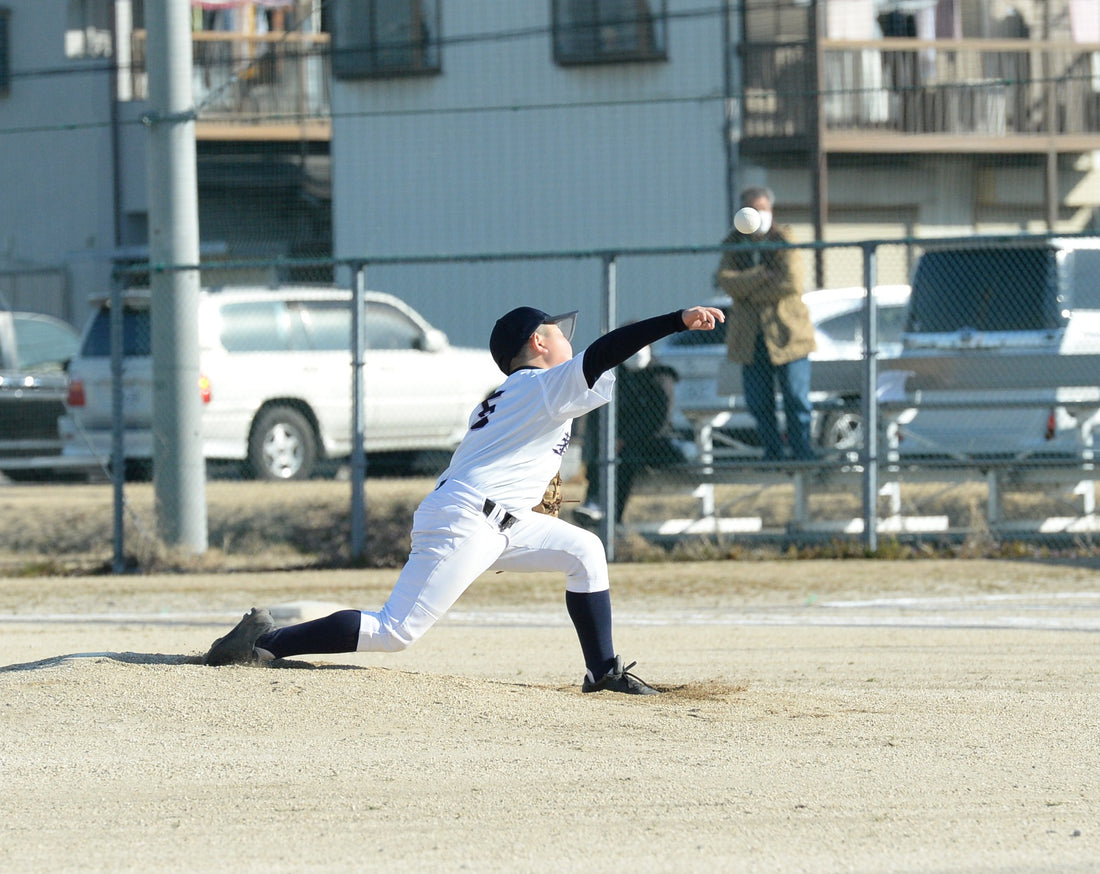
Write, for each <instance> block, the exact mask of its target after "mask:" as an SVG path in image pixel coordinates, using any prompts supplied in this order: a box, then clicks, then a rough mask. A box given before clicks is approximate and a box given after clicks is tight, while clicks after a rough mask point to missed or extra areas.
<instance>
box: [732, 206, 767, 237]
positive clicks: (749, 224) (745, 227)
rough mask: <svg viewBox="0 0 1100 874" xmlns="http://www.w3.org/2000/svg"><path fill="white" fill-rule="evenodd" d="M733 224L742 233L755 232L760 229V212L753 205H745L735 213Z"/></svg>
mask: <svg viewBox="0 0 1100 874" xmlns="http://www.w3.org/2000/svg"><path fill="white" fill-rule="evenodd" d="M733 226H734V227H735V228H737V230H739V231H740V232H741V233H742V234H755V233H756V232H757V231H758V230H760V213H758V212H757V211H756V210H755V209H753V208H752V207H751V206H743V207H741V209H739V210H737V212H736V213H734V216H733Z"/></svg>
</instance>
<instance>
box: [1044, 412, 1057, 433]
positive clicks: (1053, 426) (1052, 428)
mask: <svg viewBox="0 0 1100 874" xmlns="http://www.w3.org/2000/svg"><path fill="white" fill-rule="evenodd" d="M1057 433H1058V418H1057V417H1056V416H1055V415H1054V410H1051V411H1050V415H1049V416H1047V435H1046V436H1047V440H1053V439H1054V435H1055V434H1057Z"/></svg>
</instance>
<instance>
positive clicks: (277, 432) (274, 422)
mask: <svg viewBox="0 0 1100 874" xmlns="http://www.w3.org/2000/svg"><path fill="white" fill-rule="evenodd" d="M316 464H317V439H316V436H315V435H314V433H313V426H312V425H310V423H309V420H307V419H306V417H305V416H303V415H302V414H301V413H299V412H298V411H297V410H295V409H293V408H292V407H270V408H268V409H266V410H264V411H263V412H261V413H260V415H259V416H257V417H256V421H255V423H254V424H253V426H252V436H251V437H250V438H249V441H248V466H249V468H250V470H251V473H252V475H253V476H255V477H256V478H257V479H266V480H291V479H309V477H310V475H311V474H312V473H313V468H314V467H315V466H316Z"/></svg>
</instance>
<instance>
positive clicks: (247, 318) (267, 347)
mask: <svg viewBox="0 0 1100 874" xmlns="http://www.w3.org/2000/svg"><path fill="white" fill-rule="evenodd" d="M221 317H222V327H221V341H222V346H224V347H225V349H226V351H227V352H287V351H289V350H290V349H295V348H298V349H302V348H306V346H305V340H304V336H303V331H302V326H301V322H299V321H298V319H297V318H291V314H290V312H289V311H288V310H287V307H286V304H284V303H283V302H282V301H278V300H276V301H255V302H249V303H227V304H223V305H222V306H221Z"/></svg>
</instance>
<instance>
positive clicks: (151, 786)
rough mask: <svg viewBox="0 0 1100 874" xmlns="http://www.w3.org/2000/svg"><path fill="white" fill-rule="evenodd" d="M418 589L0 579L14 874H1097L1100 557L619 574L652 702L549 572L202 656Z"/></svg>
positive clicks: (207, 579)
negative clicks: (446, 610) (279, 654)
mask: <svg viewBox="0 0 1100 874" xmlns="http://www.w3.org/2000/svg"><path fill="white" fill-rule="evenodd" d="M394 577H395V572H392V571H390V572H363V571H339V572H337V571H333V572H323V573H321V572H318V573H309V574H289V573H285V574H278V575H271V574H268V575H251V574H232V575H228V574H222V575H212V576H198V575H178V576H158V577H127V578H112V577H96V578H57V579H6V580H0V823H2V825H0V835H2V839H0V870H3V871H5V872H6V871H11V872H24V871H27V872H30V871H35V872H46V871H49V872H53V871H111V872H128V871H142V872H148V871H157V872H174V871H235V872H252V871H255V872H280V871H286V872H309V871H370V870H402V871H417V872H420V871H462V870H465V871H477V872H517V871H524V872H527V871H530V872H541V871H555V872H556V871H569V872H574V871H585V872H623V871H628V872H649V871H668V872H685V871H691V872H694V871H705V872H709V871H714V872H719V871H721V872H731V871H736V872H741V871H806V872H831V871H866V872H882V871H952V872H957V871H966V872H1010V871H1019V872H1025V871H1026V872H1034V871H1051V872H1083V871H1100V861H1098V860H1100V756H1098V752H1100V695H1098V693H1100V674H1098V671H1097V665H1098V663H1100V633H1098V632H1100V575H1098V574H1097V572H1096V571H1094V570H1090V569H1088V568H1083V567H1072V566H1064V565H1056V564H1039V563H1027V564H1023V563H1009V562H993V561H975V562H961V561H957V562H935V561H925V562H907V563H902V562H898V563H882V562H861V561H849V562H816V561H815V562H772V563H767V562H760V563H745V564H741V563H732V562H726V563H721V564H696V565H691V564H677V565H633V566H624V565H617V566H615V567H614V568H613V581H614V582H613V591H614V597H615V606H616V615H617V632H616V642H617V645H618V648H619V650H620V651H621V652H622V653H623V655H624V656H626V657H627V658H628V659H635V658H637V659H638V660H639V664H638V667H637V671H638V673H639V674H640V675H641V676H643V677H644V678H646V679H647V680H649V681H650V682H652V683H654V684H655V685H658V686H659V687H661V688H663V689H665V690H667V691H666V692H665V694H663V695H661V696H657V697H652V698H630V697H626V696H614V695H608V694H603V695H582V694H581V693H580V691H579V686H578V681H579V679H580V676H579V675H580V673H581V671H580V668H579V650H578V647H577V644H576V641H575V638H574V636H573V632H572V629H571V628H570V626H569V624H568V621H567V618H566V615H565V610H564V606H563V605H562V603H561V592H560V581H558V580H554V579H553V578H545V579H544V578H540V577H534V578H531V577H528V578H521V577H508V576H504V575H499V576H495V577H489V578H486V579H485V580H483V581H480V582H479V583H478V584H476V585H475V587H474V588H473V589H471V591H470V592H468V593H467V595H466V596H464V597H463V599H462V600H461V601H460V602H459V604H458V605H456V608H455V610H454V611H453V612H452V614H450V615H449V616H448V617H447V618H446V619H445V620H444V621H443V622H442V623H441V624H440V625H439V626H438V627H437V628H435V629H433V631H432V632H431V633H430V634H429V635H428V636H427V637H426V638H425V639H424V640H422V641H421V642H420V643H418V644H417V645H416V646H415V647H413V648H412V649H411V650H409V651H407V652H404V653H400V654H395V655H388V656H381V655H368V654H362V655H357V654H350V655H346V656H325V657H319V658H309V659H305V660H301V661H294V662H292V663H290V664H288V665H286V666H284V667H281V668H272V667H269V668H253V667H230V668H207V667H203V666H202V665H201V664H198V663H196V662H197V660H198V656H200V655H201V653H202V652H203V651H205V649H206V647H207V646H208V645H209V643H210V641H211V640H213V638H214V637H217V636H218V635H220V634H221V633H223V632H224V630H225V629H226V628H227V627H228V626H229V625H231V624H232V622H233V621H235V619H236V618H238V617H239V615H240V613H241V612H242V611H243V610H244V609H245V608H247V607H248V606H250V605H251V604H254V603H255V604H267V605H280V604H287V603H292V602H294V603H297V606H298V607H299V608H300V609H301V610H303V611H304V612H306V613H309V612H310V611H312V610H314V609H327V608H328V606H329V605H333V604H336V605H345V604H351V605H354V606H361V607H376V606H378V604H379V603H380V601H381V599H382V598H383V597H384V596H385V594H386V592H387V591H388V588H389V586H390V585H391V584H392V581H393V579H394ZM303 600H304V601H306V602H307V603H301V602H302V601H303ZM308 602H322V606H321V607H320V608H318V607H317V605H316V604H315V603H308Z"/></svg>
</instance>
